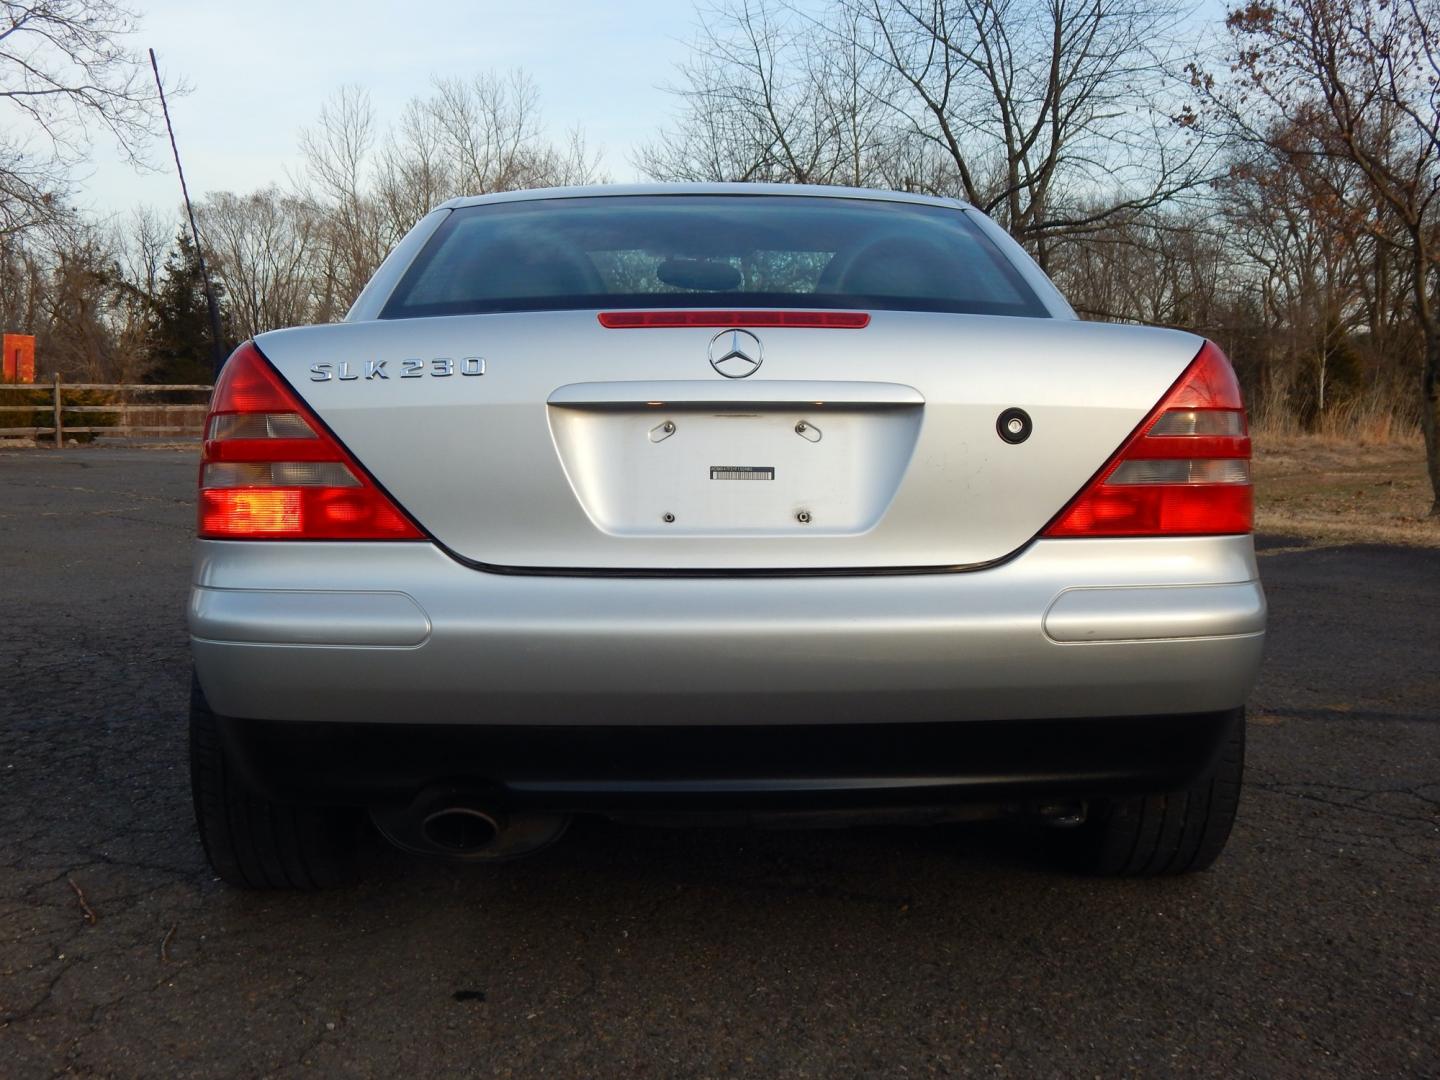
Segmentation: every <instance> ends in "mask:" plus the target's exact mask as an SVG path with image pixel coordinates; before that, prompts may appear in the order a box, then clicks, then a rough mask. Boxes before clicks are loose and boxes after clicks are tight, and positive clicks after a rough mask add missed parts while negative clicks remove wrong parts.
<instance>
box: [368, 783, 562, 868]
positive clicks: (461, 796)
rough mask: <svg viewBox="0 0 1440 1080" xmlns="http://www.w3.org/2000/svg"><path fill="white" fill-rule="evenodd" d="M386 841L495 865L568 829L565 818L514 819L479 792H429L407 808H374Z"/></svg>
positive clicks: (454, 788) (451, 788)
mask: <svg viewBox="0 0 1440 1080" xmlns="http://www.w3.org/2000/svg"><path fill="white" fill-rule="evenodd" d="M370 817H371V819H372V820H373V821H374V822H375V826H376V828H378V829H379V830H380V833H381V835H382V836H384V837H385V839H387V840H389V841H390V842H391V843H392V844H394V845H395V846H396V847H398V848H400V849H402V850H404V851H409V852H412V853H413V854H416V855H430V856H435V857H438V858H444V859H458V860H460V861H463V862H497V861H500V860H503V859H515V858H519V857H520V856H521V855H529V854H532V853H533V852H536V851H539V850H540V849H541V848H545V847H549V846H550V845H551V844H553V843H554V842H555V841H556V840H558V839H560V837H561V836H562V835H563V834H564V832H565V829H566V828H567V827H568V826H569V824H570V817H569V815H567V814H523V813H522V814H511V813H507V812H505V811H503V810H501V809H500V808H499V805H498V803H497V802H496V800H494V799H493V797H490V796H488V795H487V793H486V792H485V791H484V790H483V789H481V788H475V787H461V786H458V785H454V784H445V785H439V786H436V787H431V788H427V789H425V790H424V791H422V792H421V793H420V794H419V795H417V796H416V797H415V799H414V800H412V801H411V802H410V804H409V805H408V806H388V807H375V808H372V809H371V811H370Z"/></svg>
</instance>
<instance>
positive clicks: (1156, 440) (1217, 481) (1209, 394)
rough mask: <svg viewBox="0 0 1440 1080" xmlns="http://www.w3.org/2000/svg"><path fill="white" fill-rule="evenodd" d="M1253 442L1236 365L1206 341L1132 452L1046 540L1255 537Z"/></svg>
mask: <svg viewBox="0 0 1440 1080" xmlns="http://www.w3.org/2000/svg"><path fill="white" fill-rule="evenodd" d="M1253 520H1254V494H1253V489H1252V488H1251V486H1250V435H1249V429H1248V426H1247V424H1246V421H1245V406H1244V404H1243V403H1242V402H1241V400H1240V384H1239V383H1238V382H1236V380H1235V371H1234V369H1233V368H1231V366H1230V361H1229V360H1227V359H1226V358H1225V354H1224V353H1223V352H1221V351H1220V349H1219V348H1218V347H1216V346H1215V345H1214V344H1213V343H1212V342H1208V341H1207V342H1206V343H1205V346H1204V347H1203V348H1202V349H1201V350H1200V352H1199V355H1197V356H1196V357H1195V359H1194V360H1193V361H1191V363H1190V366H1189V367H1187V368H1186V369H1185V372H1184V374H1182V375H1181V376H1180V379H1179V381H1178V382H1176V383H1175V385H1174V386H1173V387H1171V389H1170V392H1169V393H1167V394H1166V395H1165V397H1164V398H1162V399H1161V401H1160V404H1159V406H1157V407H1156V409H1155V411H1154V412H1152V413H1151V414H1150V415H1149V416H1147V417H1146V418H1145V421H1144V423H1142V424H1141V425H1140V426H1139V427H1138V428H1136V429H1135V432H1134V433H1133V434H1132V435H1131V436H1130V438H1129V439H1128V440H1127V441H1126V442H1125V445H1123V446H1122V447H1120V449H1119V451H1118V452H1117V453H1116V454H1115V456H1114V457H1112V458H1111V459H1110V460H1109V461H1108V462H1107V463H1106V464H1105V467H1104V468H1103V469H1101V470H1100V472H1099V473H1098V474H1097V475H1096V477H1095V479H1094V480H1092V481H1091V482H1090V483H1089V485H1088V486H1086V488H1085V489H1084V490H1083V491H1081V492H1080V494H1078V495H1076V496H1075V498H1074V499H1072V500H1071V502H1070V505H1069V506H1067V507H1066V508H1065V509H1064V510H1063V511H1061V513H1060V516H1059V517H1057V518H1056V519H1055V520H1054V521H1053V522H1051V523H1050V527H1049V528H1047V529H1046V530H1045V532H1044V534H1043V535H1045V536H1051V537H1073V536H1194V535H1219V534H1225V533H1248V532H1249V531H1250V530H1251V528H1252V524H1253Z"/></svg>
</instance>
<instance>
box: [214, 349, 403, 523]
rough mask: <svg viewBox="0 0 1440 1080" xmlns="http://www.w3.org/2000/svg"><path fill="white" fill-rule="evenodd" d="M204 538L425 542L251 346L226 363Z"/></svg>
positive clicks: (217, 403)
mask: <svg viewBox="0 0 1440 1080" xmlns="http://www.w3.org/2000/svg"><path fill="white" fill-rule="evenodd" d="M199 528H200V536H201V538H202V539H206V540H421V539H424V534H423V533H421V532H420V530H419V529H418V528H416V526H415V524H414V522H412V521H411V520H410V519H409V518H407V517H406V516H405V515H404V514H403V513H402V512H401V511H400V509H399V508H398V507H397V506H396V505H395V504H394V503H393V502H391V501H390V499H389V498H388V497H387V496H386V495H385V493H384V492H383V491H381V490H380V489H379V487H377V486H376V484H375V481H374V480H372V479H371V478H370V476H369V474H368V473H366V472H365V470H364V469H362V468H361V467H360V465H359V463H358V462H356V461H355V459H354V458H352V457H351V456H350V455H349V454H348V453H346V451H345V448H344V447H342V446H341V445H340V444H339V443H338V442H337V441H336V440H335V438H334V436H332V435H331V434H330V433H329V432H327V431H326V430H325V429H324V427H323V426H322V425H321V424H320V423H319V422H318V421H317V420H316V419H315V415H314V413H312V412H311V411H310V409H309V407H308V406H306V405H305V403H304V402H303V401H301V400H300V398H299V397H298V396H297V395H296V394H295V392H294V391H293V390H291V389H290V387H289V386H287V385H286V384H285V381H284V380H283V379H282V378H281V377H280V374H279V373H278V372H277V371H276V370H275V369H274V368H273V367H271V366H270V364H269V362H268V361H267V360H266V359H265V358H264V357H263V356H261V355H260V350H259V349H257V348H256V347H255V345H254V344H253V343H252V342H248V341H247V342H246V343H245V344H244V345H241V346H240V348H238V349H236V350H235V353H234V355H232V356H231V357H230V359H229V360H228V361H226V363H225V367H224V368H223V369H222V370H221V372H220V378H219V380H218V381H217V382H216V383H215V391H214V393H213V394H212V395H211V397H210V412H209V414H208V415H207V416H206V417H205V450H204V453H203V455H202V456H201V459H200V521H199Z"/></svg>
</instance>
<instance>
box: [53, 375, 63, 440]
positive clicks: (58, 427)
mask: <svg viewBox="0 0 1440 1080" xmlns="http://www.w3.org/2000/svg"><path fill="white" fill-rule="evenodd" d="M63 445H65V425H64V424H63V423H62V422H61V420H60V373H59V372H58V371H57V372H56V373H55V446H56V447H57V448H58V447H61V446H63Z"/></svg>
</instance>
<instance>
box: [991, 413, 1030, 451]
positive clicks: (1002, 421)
mask: <svg viewBox="0 0 1440 1080" xmlns="http://www.w3.org/2000/svg"><path fill="white" fill-rule="evenodd" d="M1034 428H1035V424H1034V422H1033V421H1032V420H1031V419H1030V414H1029V413H1027V412H1026V411H1025V410H1024V409H1006V410H1005V411H1004V412H1002V413H1001V414H1000V416H999V417H998V418H997V419H996V421H995V430H996V432H997V433H998V434H999V435H1000V438H1002V439H1004V440H1005V441H1006V442H1007V443H1022V442H1024V441H1025V440H1026V439H1028V438H1029V437H1030V433H1031V431H1033V430H1034Z"/></svg>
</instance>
